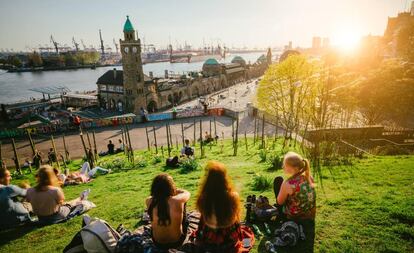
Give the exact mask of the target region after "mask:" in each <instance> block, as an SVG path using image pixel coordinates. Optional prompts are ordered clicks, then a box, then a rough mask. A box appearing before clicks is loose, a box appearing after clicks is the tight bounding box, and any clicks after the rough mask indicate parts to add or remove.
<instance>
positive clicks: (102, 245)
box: [63, 215, 121, 253]
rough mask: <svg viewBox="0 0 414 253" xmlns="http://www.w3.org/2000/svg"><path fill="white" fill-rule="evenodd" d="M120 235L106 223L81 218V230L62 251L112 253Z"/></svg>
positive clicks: (71, 252) (94, 219)
mask: <svg viewBox="0 0 414 253" xmlns="http://www.w3.org/2000/svg"><path fill="white" fill-rule="evenodd" d="M120 238H121V235H120V234H119V233H118V232H117V231H116V230H115V229H113V228H112V227H111V226H110V225H109V224H108V223H107V222H106V221H104V220H101V219H98V218H91V217H89V215H84V216H83V222H82V229H81V230H80V231H79V232H78V233H76V235H75V237H74V238H73V239H72V241H71V242H70V243H69V245H67V246H66V247H65V249H64V250H63V252H64V253H80V252H87V253H98V252H106V253H113V252H114V251H115V247H116V244H117V243H118V241H119V239H120Z"/></svg>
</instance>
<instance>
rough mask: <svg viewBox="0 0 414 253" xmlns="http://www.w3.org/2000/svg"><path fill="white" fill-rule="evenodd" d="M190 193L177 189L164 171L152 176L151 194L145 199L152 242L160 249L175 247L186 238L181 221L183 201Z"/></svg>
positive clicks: (182, 217)
mask: <svg viewBox="0 0 414 253" xmlns="http://www.w3.org/2000/svg"><path fill="white" fill-rule="evenodd" d="M189 199H190V193H189V192H188V191H186V190H182V189H177V188H176V186H175V183H174V181H173V179H172V177H171V176H170V175H168V174H166V173H162V174H159V175H158V176H156V177H155V178H154V180H153V181H152V185H151V196H150V197H148V198H147V199H146V205H147V208H148V214H149V216H150V220H151V225H152V237H153V241H154V244H155V246H156V247H157V248H160V249H170V248H177V247H180V246H181V245H182V243H183V242H184V240H185V238H186V232H185V231H184V230H185V228H183V226H182V223H183V219H184V216H183V215H184V211H185V208H184V206H185V203H186V202H187V201H188V200H189Z"/></svg>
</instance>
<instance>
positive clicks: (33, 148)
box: [27, 130, 36, 156]
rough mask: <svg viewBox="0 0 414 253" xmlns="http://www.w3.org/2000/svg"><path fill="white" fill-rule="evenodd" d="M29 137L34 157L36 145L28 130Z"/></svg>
mask: <svg viewBox="0 0 414 253" xmlns="http://www.w3.org/2000/svg"><path fill="white" fill-rule="evenodd" d="M27 136H28V137H29V142H30V147H31V148H32V153H33V156H34V155H35V154H36V145H35V143H34V142H33V139H32V135H31V134H30V131H29V130H27Z"/></svg>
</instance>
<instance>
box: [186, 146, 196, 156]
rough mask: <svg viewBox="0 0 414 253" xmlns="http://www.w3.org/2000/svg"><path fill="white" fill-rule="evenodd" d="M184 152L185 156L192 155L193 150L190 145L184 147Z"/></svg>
mask: <svg viewBox="0 0 414 253" xmlns="http://www.w3.org/2000/svg"><path fill="white" fill-rule="evenodd" d="M184 154H185V155H186V156H193V155H194V150H193V148H191V147H184Z"/></svg>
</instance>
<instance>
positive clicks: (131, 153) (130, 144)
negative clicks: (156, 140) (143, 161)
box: [125, 125, 134, 163]
mask: <svg viewBox="0 0 414 253" xmlns="http://www.w3.org/2000/svg"><path fill="white" fill-rule="evenodd" d="M125 128H126V132H127V135H128V142H129V152H130V156H131V157H130V159H131V162H132V163H134V150H133V149H132V143H131V136H130V135H129V129H128V126H127V125H125Z"/></svg>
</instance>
